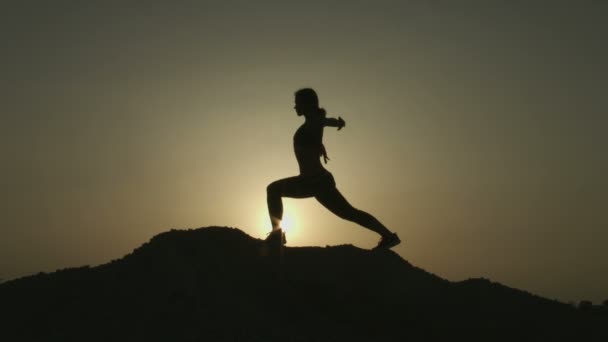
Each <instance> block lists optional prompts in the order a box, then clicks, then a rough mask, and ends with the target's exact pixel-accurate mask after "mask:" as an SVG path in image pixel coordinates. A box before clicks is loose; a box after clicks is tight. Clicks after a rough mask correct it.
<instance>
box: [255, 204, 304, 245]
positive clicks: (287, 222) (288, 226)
mask: <svg viewBox="0 0 608 342" xmlns="http://www.w3.org/2000/svg"><path fill="white" fill-rule="evenodd" d="M283 209H284V210H283V220H281V228H282V229H283V231H284V232H285V234H286V237H287V244H288V245H294V244H297V241H298V236H299V229H298V221H299V220H298V217H299V216H298V213H297V210H296V209H295V208H292V207H291V206H290V205H288V204H287V203H285V202H284V203H283ZM260 217H261V219H260V222H262V224H261V225H260V228H261V231H262V234H263V236H265V234H268V233H269V232H270V230H271V227H272V225H271V223H270V217H269V216H268V210H267V209H266V208H264V210H263V211H262V214H261V215H260Z"/></svg>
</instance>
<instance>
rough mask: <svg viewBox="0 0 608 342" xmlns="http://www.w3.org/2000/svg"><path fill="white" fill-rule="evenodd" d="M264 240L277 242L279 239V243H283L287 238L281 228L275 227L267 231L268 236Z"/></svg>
mask: <svg viewBox="0 0 608 342" xmlns="http://www.w3.org/2000/svg"><path fill="white" fill-rule="evenodd" d="M264 241H266V242H267V243H279V241H280V242H281V245H284V244H286V243H287V238H285V233H284V232H283V229H277V230H273V231H272V232H270V233H268V236H267V237H266V240H264Z"/></svg>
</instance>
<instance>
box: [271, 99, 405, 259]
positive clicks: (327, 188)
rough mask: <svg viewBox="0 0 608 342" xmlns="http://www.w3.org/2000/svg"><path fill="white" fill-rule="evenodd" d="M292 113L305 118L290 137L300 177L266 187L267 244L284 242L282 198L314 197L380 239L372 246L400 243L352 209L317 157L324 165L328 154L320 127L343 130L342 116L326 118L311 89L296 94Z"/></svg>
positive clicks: (397, 239)
mask: <svg viewBox="0 0 608 342" xmlns="http://www.w3.org/2000/svg"><path fill="white" fill-rule="evenodd" d="M294 108H295V110H296V113H297V114H298V116H304V118H305V120H304V124H302V126H300V128H298V130H297V131H296V133H295V135H294V136H293V148H294V152H295V154H296V159H297V160H298V165H299V167H300V175H299V176H295V177H289V178H284V179H281V180H278V181H275V182H273V183H271V184H270V185H268V188H267V196H268V197H267V200H268V212H269V214H270V221H271V222H272V232H271V233H270V234H269V235H268V238H267V239H266V241H268V242H272V241H277V242H278V241H279V240H280V241H281V243H282V244H285V243H286V239H285V234H284V233H283V231H282V229H281V226H280V224H281V220H282V218H283V202H282V200H281V198H282V197H290V198H307V197H314V198H316V199H317V201H319V203H321V204H322V205H323V206H324V207H326V208H327V209H329V210H330V211H331V212H332V213H334V214H336V215H338V216H339V217H341V218H343V219H345V220H349V221H352V222H355V223H358V224H360V225H361V226H363V227H365V228H367V229H370V230H372V231H374V232H376V233H378V234H380V236H381V237H382V238H381V239H380V242H379V243H378V245H377V246H376V247H375V249H379V248H391V247H393V246H396V245H398V244H399V243H400V242H401V240H399V237H398V236H397V234H395V233H392V232H391V231H389V230H388V229H387V228H386V227H385V226H384V225H383V224H382V223H380V221H378V220H377V219H376V218H375V217H373V216H372V215H370V214H368V213H366V212H364V211H362V210H359V209H356V208H354V207H353V206H352V205H350V204H349V203H348V201H347V200H346V199H345V198H344V196H342V194H341V193H340V191H338V189H337V188H336V183H335V181H334V177H333V176H332V174H331V173H329V171H327V170H326V169H325V168H324V167H323V164H321V160H320V158H321V157H323V159H324V161H325V163H327V160H328V158H327V152H326V151H325V147H324V146H323V128H324V127H325V126H329V127H337V128H338V130H340V129H342V128H343V127H344V125H345V122H344V120H342V118H341V117H338V119H335V118H326V112H325V109H323V108H319V99H318V97H317V93H316V92H315V91H314V90H313V89H311V88H304V89H300V90H298V91H297V92H296V93H295V107H294Z"/></svg>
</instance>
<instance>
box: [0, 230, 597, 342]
mask: <svg viewBox="0 0 608 342" xmlns="http://www.w3.org/2000/svg"><path fill="white" fill-rule="evenodd" d="M0 307H1V310H0V312H1V314H0V315H1V316H0V318H1V320H0V322H1V323H2V327H3V328H2V329H1V332H0V336H2V337H3V340H6V341H9V340H10V341H397V340H412V341H421V340H425V341H429V340H431V341H435V340H436V341H445V340H448V339H449V340H452V339H454V338H464V339H467V340H469V341H514V340H517V341H521V340H535V341H563V340H598V341H600V340H603V341H606V340H608V339H606V337H607V336H608V335H607V333H606V331H603V330H605V328H603V327H605V326H608V325H607V323H608V320H607V317H606V315H597V314H589V313H588V312H585V311H581V310H577V309H576V308H573V307H572V306H571V305H568V304H564V303H560V302H557V301H553V300H548V299H545V298H541V297H538V296H535V295H532V294H529V293H527V292H525V291H521V290H517V289H513V288H509V287H506V286H503V285H501V284H498V283H494V282H491V281H489V280H487V279H469V280H466V281H462V282H449V281H447V280H444V279H441V278H439V277H437V276H436V275H433V274H431V273H428V272H426V271H424V270H422V269H420V268H417V267H415V266H412V265H411V264H410V263H408V262H407V261H405V260H403V259H402V258H401V257H399V256H398V255H397V254H395V253H393V252H390V251H382V252H372V251H369V250H364V249H360V248H356V247H354V246H351V245H342V246H332V247H325V248H320V247H285V248H283V250H282V251H279V250H269V249H268V247H267V246H266V245H265V244H264V243H263V241H262V240H259V239H254V238H252V237H250V236H248V235H247V234H245V233H243V232H242V231H240V230H238V229H234V228H225V227H209V228H200V229H194V230H171V231H169V232H165V233H162V234H159V235H157V236H155V237H153V238H152V239H151V240H150V241H149V242H147V243H145V244H144V245H142V246H141V247H139V248H137V249H135V250H134V251H133V252H132V253H131V254H128V255H126V256H125V257H123V258H121V259H119V260H114V261H111V262H110V263H107V264H104V265H101V266H97V267H88V266H84V267H79V268H71V269H63V270H59V271H56V272H53V273H50V274H46V273H39V274H37V275H33V276H28V277H24V278H20V279H16V280H12V281H8V282H5V283H3V284H1V285H0ZM5 337H9V339H4V338H5Z"/></svg>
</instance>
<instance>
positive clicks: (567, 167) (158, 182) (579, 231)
mask: <svg viewBox="0 0 608 342" xmlns="http://www.w3.org/2000/svg"><path fill="white" fill-rule="evenodd" d="M1 16H2V18H1V19H2V20H1V21H0V38H1V41H2V56H1V57H0V61H1V63H0V68H1V69H0V70H1V72H2V79H1V80H0V86H1V92H0V94H1V95H0V96H1V103H2V111H1V113H2V114H1V115H2V120H1V122H2V124H1V125H0V139H1V140H0V142H1V144H0V148H1V151H0V152H1V155H0V156H1V160H2V167H1V177H0V182H1V183H0V185H1V189H2V191H1V192H0V204H1V208H2V209H1V210H2V212H1V213H0V214H1V217H2V224H1V226H0V278H4V279H11V278H15V277H19V276H23V275H28V274H32V273H36V272H38V271H47V272H48V271H53V270H55V269H58V268H64V267H73V266H80V265H84V264H90V265H96V264H100V263H104V262H108V261H110V260H111V259H116V258H119V257H122V256H123V255H125V254H127V253H129V252H130V251H131V250H132V249H134V248H135V247H138V246H139V245H141V244H142V243H144V242H145V241H147V240H148V239H150V238H151V237H152V236H153V235H155V234H157V233H159V232H162V231H166V230H169V229H171V228H178V229H182V228H196V227H202V226H210V225H221V226H234V227H238V228H240V229H242V230H244V231H245V232H247V233H248V234H250V235H252V236H255V237H259V238H263V237H264V236H265V233H266V232H267V231H268V230H269V226H270V224H269V222H268V219H267V218H266V216H267V213H266V202H265V201H266V199H265V198H266V192H265V188H266V185H267V184H269V183H270V182H272V181H273V180H276V179H279V178H284V177H288V176H293V175H296V174H297V172H298V167H297V163H296V160H295V157H294V155H293V151H292V136H293V133H294V132H295V130H296V129H297V127H298V126H299V125H300V124H301V122H302V118H299V117H297V116H296V114H295V112H294V111H293V93H294V91H295V90H297V89H298V88H301V87H308V86H310V87H313V88H315V89H316V90H317V92H318V93H319V97H320V102H321V106H322V107H325V108H326V109H327V111H328V115H329V116H334V117H337V116H342V117H343V118H344V119H345V120H346V123H347V126H346V128H345V129H344V130H341V131H340V132H337V131H336V130H334V129H330V128H328V129H326V131H325V145H326V147H327V150H328V153H329V157H330V158H331V161H330V162H329V164H328V165H327V167H328V169H329V170H330V171H331V172H332V173H333V174H334V176H335V178H336V181H337V184H338V188H339V189H340V190H341V191H342V193H343V194H344V195H345V196H346V197H347V198H348V199H349V201H350V202H351V203H352V204H353V205H354V206H356V207H358V208H360V209H363V210H366V211H368V212H370V213H372V214H373V215H375V216H376V217H378V218H379V219H380V220H381V221H382V222H383V223H385V225H387V226H388V227H389V228H390V229H391V230H394V231H397V232H398V233H399V235H400V237H401V238H402V240H403V243H402V244H401V245H400V246H398V247H397V248H395V251H396V252H398V253H399V254H400V255H401V256H402V257H404V258H405V259H407V260H409V261H410V262H411V263H413V264H414V265H416V266H419V267H422V268H424V269H426V270H428V271H430V272H433V273H435V274H437V275H439V276H441V277H444V278H447V279H450V280H463V279H466V278H470V277H486V278H490V279H492V280H494V281H499V282H501V283H504V284H505V285H508V286H512V287H517V288H521V289H525V290H528V291H530V292H532V293H535V294H539V295H542V296H546V297H550V298H557V299H559V300H562V301H579V300H582V299H589V300H593V301H595V302H599V301H602V300H604V299H607V298H608V248H607V247H608V229H607V228H608V210H607V209H608V204H607V203H608V201H607V199H606V196H607V195H608V179H607V175H608V154H607V153H606V146H608V138H607V134H606V132H607V131H608V116H607V115H606V114H607V113H606V112H607V111H606V108H608V103H607V101H608V100H607V97H608V96H607V93H606V85H605V82H606V80H607V79H608V72H607V71H608V67H607V63H606V61H607V60H608V48H607V47H608V45H607V44H606V39H605V38H606V32H608V24H606V18H607V17H608V4H607V3H605V2H603V1H529V2H528V1H517V2H514V1H371V0H370V1H294V2H291V1H240V2H233V1H214V2H207V1H182V2H180V1H165V2H159V1H148V2H147V3H146V4H145V5H143V4H141V3H140V5H139V6H136V5H127V4H125V2H110V1H107V2H106V1H96V2H92V1H87V2H78V1H38V2H37V4H36V2H35V1H30V2H27V4H19V5H17V4H14V5H10V4H4V5H3V8H2V15H1ZM285 203H286V216H287V217H288V218H289V220H291V221H292V226H291V227H290V231H289V233H288V240H289V245H292V246H298V245H319V246H325V245H333V244H354V245H356V246H359V247H362V248H370V247H372V246H374V245H375V244H376V243H377V236H376V235H375V234H374V233H371V232H369V231H367V230H365V229H363V228H360V227H358V226H357V225H355V224H353V223H350V222H346V221H342V220H341V219H339V218H337V217H335V216H333V215H332V214H331V213H329V212H328V211H327V210H326V209H324V208H323V207H322V206H321V205H320V204H318V203H316V201H315V200H314V199H305V200H290V199H287V200H285Z"/></svg>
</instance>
